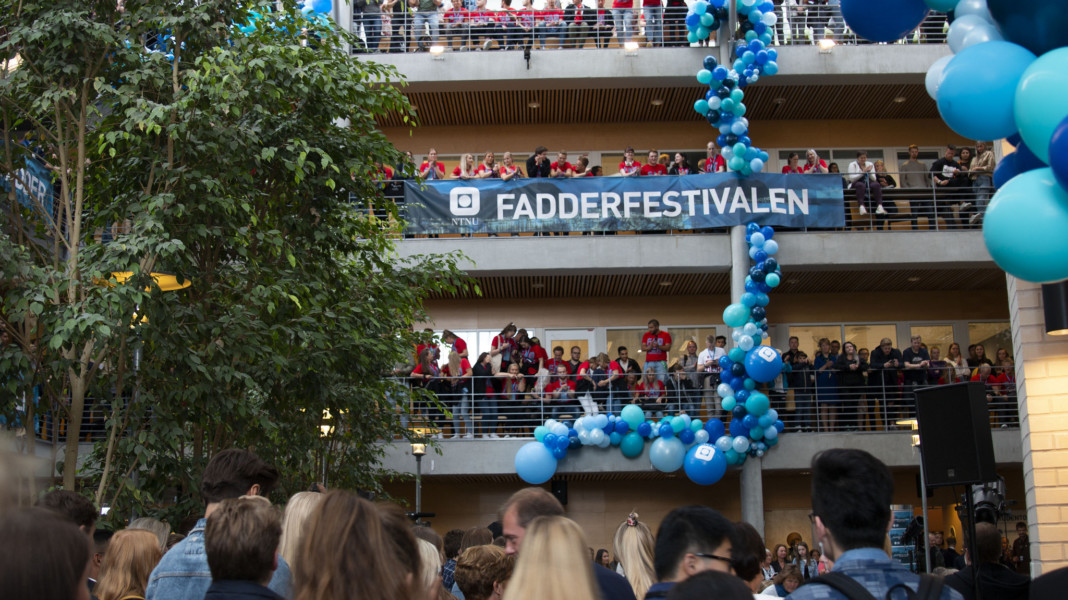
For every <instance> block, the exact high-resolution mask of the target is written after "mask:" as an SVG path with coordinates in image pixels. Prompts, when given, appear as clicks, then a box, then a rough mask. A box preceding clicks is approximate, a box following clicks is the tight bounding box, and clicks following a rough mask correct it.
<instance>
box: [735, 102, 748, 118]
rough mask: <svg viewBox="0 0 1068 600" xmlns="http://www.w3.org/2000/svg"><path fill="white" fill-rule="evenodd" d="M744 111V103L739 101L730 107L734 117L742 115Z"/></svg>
mask: <svg viewBox="0 0 1068 600" xmlns="http://www.w3.org/2000/svg"><path fill="white" fill-rule="evenodd" d="M745 111H746V108H745V105H744V104H742V103H741V102H738V103H737V104H735V105H734V108H733V109H731V112H732V113H734V116H736V117H740V116H742V115H744V114H745Z"/></svg>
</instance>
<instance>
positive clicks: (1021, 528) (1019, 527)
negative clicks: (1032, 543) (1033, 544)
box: [1016, 521, 1027, 537]
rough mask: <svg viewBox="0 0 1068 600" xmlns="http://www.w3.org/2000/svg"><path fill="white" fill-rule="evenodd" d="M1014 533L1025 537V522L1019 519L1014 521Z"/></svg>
mask: <svg viewBox="0 0 1068 600" xmlns="http://www.w3.org/2000/svg"><path fill="white" fill-rule="evenodd" d="M1016 535H1018V536H1020V537H1027V523H1024V522H1023V521H1019V522H1017V523H1016Z"/></svg>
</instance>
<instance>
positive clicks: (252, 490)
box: [200, 448, 279, 504]
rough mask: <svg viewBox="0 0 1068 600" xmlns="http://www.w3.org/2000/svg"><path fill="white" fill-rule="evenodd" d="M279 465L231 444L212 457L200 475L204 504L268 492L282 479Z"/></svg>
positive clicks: (261, 494) (262, 494) (263, 494)
mask: <svg viewBox="0 0 1068 600" xmlns="http://www.w3.org/2000/svg"><path fill="white" fill-rule="evenodd" d="M278 476H279V474H278V469H275V468H274V467H272V466H270V465H268V464H267V463H265V462H263V461H262V460H261V459H260V457H258V456H256V455H255V454H253V453H252V452H249V451H248V450H241V449H238V448H230V449H229V450H223V451H222V452H220V453H218V454H216V455H215V456H213V457H212V458H211V461H210V462H209V463H208V466H207V467H206V468H205V469H204V475H203V476H202V477H201V479H200V493H201V495H203V497H204V504H214V503H216V502H221V501H223V500H226V499H227V498H240V497H241V496H245V495H249V496H265V495H267V494H268V493H269V492H270V491H271V490H272V489H274V486H275V484H277V483H278Z"/></svg>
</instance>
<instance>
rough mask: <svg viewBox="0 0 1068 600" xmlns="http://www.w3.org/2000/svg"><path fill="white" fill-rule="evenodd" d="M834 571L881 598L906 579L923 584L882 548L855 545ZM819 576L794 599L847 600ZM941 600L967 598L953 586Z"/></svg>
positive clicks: (944, 591) (944, 590) (901, 595)
mask: <svg viewBox="0 0 1068 600" xmlns="http://www.w3.org/2000/svg"><path fill="white" fill-rule="evenodd" d="M831 571H832V572H834V573H845V574H846V575H848V576H850V577H852V578H853V579H855V580H856V581H857V583H859V584H861V585H863V586H864V589H866V590H868V592H870V593H871V595H873V596H875V597H876V598H877V599H878V600H882V599H883V598H885V597H886V592H887V590H889V589H890V588H892V587H893V586H895V585H897V584H898V583H901V582H905V584H906V585H908V586H909V587H910V588H912V590H913V591H915V590H916V588H917V587H919V585H920V576H919V575H917V574H915V573H913V572H911V571H909V569H908V567H906V566H905V565H903V564H901V563H899V562H897V561H896V560H891V559H890V557H889V556H887V555H886V553H885V552H883V551H882V549H881V548H855V549H853V550H849V551H847V552H844V553H843V554H842V556H840V557H838V560H837V561H835V563H834V568H833V569H831ZM819 580H820V579H819V577H817V578H815V579H813V580H812V583H806V584H805V585H803V586H801V587H799V588H797V590H796V591H794V593H792V594H790V595H789V596H788V598H792V599H793V600H846V597H845V596H844V595H842V594H841V593H840V592H839V591H838V590H835V589H834V588H832V587H831V586H829V585H823V584H820V583H818V582H819ZM893 597H894V598H895V599H898V598H905V592H904V591H903V590H899V591H897V592H895V593H894V596H893ZM939 598H940V599H941V600H964V599H963V598H962V597H961V595H960V594H959V593H958V592H957V591H956V590H954V589H953V588H951V587H949V586H946V587H944V588H942V595H941V596H939Z"/></svg>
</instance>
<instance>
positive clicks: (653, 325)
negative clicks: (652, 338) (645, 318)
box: [649, 319, 660, 333]
mask: <svg viewBox="0 0 1068 600" xmlns="http://www.w3.org/2000/svg"><path fill="white" fill-rule="evenodd" d="M649 331H650V332H651V333H656V332H658V331H660V321H657V320H656V319H649Z"/></svg>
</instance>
